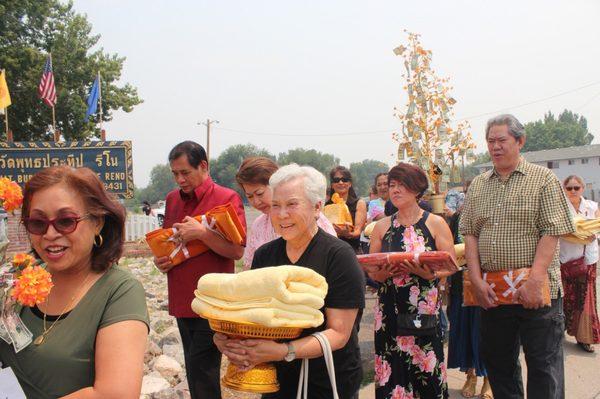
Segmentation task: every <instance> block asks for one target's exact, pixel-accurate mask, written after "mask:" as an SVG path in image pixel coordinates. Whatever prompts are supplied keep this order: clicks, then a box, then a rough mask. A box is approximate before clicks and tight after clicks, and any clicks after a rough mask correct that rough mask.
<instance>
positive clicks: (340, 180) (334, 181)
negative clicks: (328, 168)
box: [331, 177, 352, 183]
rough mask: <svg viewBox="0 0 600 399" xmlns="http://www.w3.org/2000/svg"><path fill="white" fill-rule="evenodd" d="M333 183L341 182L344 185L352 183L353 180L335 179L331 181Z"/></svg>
mask: <svg viewBox="0 0 600 399" xmlns="http://www.w3.org/2000/svg"><path fill="white" fill-rule="evenodd" d="M331 181H332V182H333V183H339V182H342V183H349V182H351V181H352V180H351V179H348V178H346V177H334V178H333V179H331Z"/></svg>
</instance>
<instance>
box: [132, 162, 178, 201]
mask: <svg viewBox="0 0 600 399" xmlns="http://www.w3.org/2000/svg"><path fill="white" fill-rule="evenodd" d="M175 187H177V183H175V180H174V179H173V175H172V174H171V168H170V167H169V165H168V164H161V165H156V166H154V167H153V168H152V171H151V172H150V183H149V184H148V186H146V187H145V188H143V189H140V190H135V198H136V199H137V200H138V203H141V202H142V201H148V202H150V203H151V204H152V203H154V202H156V201H159V200H164V199H165V197H166V196H167V194H168V193H169V192H170V191H171V190H173V189H174V188H175Z"/></svg>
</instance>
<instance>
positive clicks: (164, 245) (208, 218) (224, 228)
mask: <svg viewBox="0 0 600 399" xmlns="http://www.w3.org/2000/svg"><path fill="white" fill-rule="evenodd" d="M194 219H196V220H198V221H199V222H201V223H203V224H205V225H206V226H207V227H208V228H209V229H211V230H213V231H216V232H217V233H219V234H220V235H222V236H223V238H225V239H226V240H227V241H231V242H232V243H234V244H237V245H243V244H245V242H246V230H245V229H244V227H243V226H242V223H241V222H240V219H239V218H238V215H237V213H235V209H234V208H233V205H232V204H231V203H228V204H226V205H219V206H217V207H214V208H212V209H211V210H209V211H208V212H206V214H205V215H199V216H195V217H194ZM176 231H177V229H176V228H174V227H173V228H169V229H158V230H154V231H151V232H149V233H148V234H146V242H147V243H148V246H149V247H150V249H151V250H152V253H154V255H155V256H156V257H157V258H160V257H163V256H168V257H169V258H171V262H172V263H173V264H174V265H178V264H180V263H182V262H183V261H185V260H186V259H189V258H192V257H194V256H197V255H200V254H202V253H204V252H206V251H208V249H209V248H208V247H207V246H206V244H204V243H203V242H202V241H200V240H192V241H190V242H188V243H186V244H183V243H181V242H178V241H177V240H174V239H173V238H172V237H173V234H175V232H176Z"/></svg>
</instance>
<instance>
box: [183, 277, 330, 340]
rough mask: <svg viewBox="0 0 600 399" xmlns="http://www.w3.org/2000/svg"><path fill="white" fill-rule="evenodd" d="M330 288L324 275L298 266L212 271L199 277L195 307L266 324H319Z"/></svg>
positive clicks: (206, 314) (202, 312) (205, 314)
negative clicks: (225, 271)
mask: <svg viewBox="0 0 600 399" xmlns="http://www.w3.org/2000/svg"><path fill="white" fill-rule="evenodd" d="M327 289H328V286H327V282H326V281H325V278H324V277H323V276H321V275H320V274H319V273H317V272H315V271H313V270H311V269H309V268H306V267H299V266H276V267H265V268H262V269H256V270H248V271H244V272H241V273H238V274H226V273H210V274H206V275H204V276H202V277H201V278H200V280H198V289H197V290H196V291H194V295H195V298H194V300H193V301H192V310H193V311H194V312H196V313H197V314H199V315H200V316H202V317H204V318H207V319H217V320H225V321H232V322H238V323H254V324H259V325H262V326H265V327H299V328H308V327H317V326H319V325H321V324H323V314H322V313H321V311H320V309H321V308H322V307H323V306H324V304H325V296H326V295H327Z"/></svg>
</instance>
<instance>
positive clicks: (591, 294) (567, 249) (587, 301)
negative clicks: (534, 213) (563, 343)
mask: <svg viewBox="0 0 600 399" xmlns="http://www.w3.org/2000/svg"><path fill="white" fill-rule="evenodd" d="M563 187H564V189H565V192H566V194H567V199H568V200H569V208H570V209H571V214H572V215H573V216H575V215H580V216H583V217H584V218H586V219H594V218H597V217H600V211H599V210H598V203H597V202H594V201H590V200H588V199H585V198H583V190H584V189H585V184H584V182H583V179H582V178H581V177H579V176H574V175H572V176H569V177H567V178H566V179H565V180H564V181H563ZM582 258H583V259H582ZM577 261H578V262H581V261H583V263H584V264H585V265H586V266H587V273H586V274H585V276H580V277H569V276H566V275H565V274H564V273H563V276H562V277H563V279H562V280H563V286H564V289H565V299H564V312H565V322H566V327H567V334H569V335H572V336H574V337H575V339H576V340H577V344H578V345H579V346H580V347H581V348H582V349H583V350H585V351H586V352H594V347H593V346H592V345H594V344H597V343H600V321H598V310H597V308H596V265H597V263H598V240H597V239H596V238H595V239H594V240H593V241H592V242H590V243H589V244H587V245H579V244H574V243H571V242H568V241H566V240H565V239H563V238H561V239H560V263H561V269H562V268H565V267H566V268H568V267H569V262H577Z"/></svg>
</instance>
